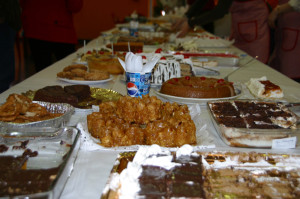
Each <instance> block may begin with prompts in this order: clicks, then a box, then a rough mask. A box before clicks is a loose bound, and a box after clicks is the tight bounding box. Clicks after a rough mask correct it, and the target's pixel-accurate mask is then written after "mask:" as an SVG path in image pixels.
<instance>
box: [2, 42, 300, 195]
mask: <svg viewBox="0 0 300 199" xmlns="http://www.w3.org/2000/svg"><path fill="white" fill-rule="evenodd" d="M99 41H103V40H102V39H100V37H99V38H96V39H94V40H92V41H91V42H89V43H88V44H87V45H86V46H85V47H84V48H80V49H78V51H77V52H75V53H73V54H70V55H69V56H68V57H66V58H64V59H62V60H60V61H58V62H56V63H54V64H53V65H51V66H49V67H47V68H46V69H44V70H42V71H40V72H38V73H36V74H34V75H33V76H31V77H29V78H27V79H25V80H24V81H22V82H20V83H19V84H17V85H15V86H13V87H11V88H10V89H8V90H7V91H5V92H3V93H1V95H0V102H1V103H2V102H4V101H5V100H6V98H7V97H8V95H9V94H11V93H23V92H26V91H28V90H37V89H40V88H42V87H44V86H49V85H62V86H64V85H69V84H68V83H66V82H62V81H59V80H57V79H56V74H57V73H58V72H60V71H61V70H62V69H63V68H64V67H66V66H68V65H70V64H71V63H72V62H73V61H74V59H75V58H76V56H77V53H80V52H83V51H84V50H87V49H93V48H97V46H98V45H101V44H99ZM150 50H153V48H152V49H151V48H150ZM150 50H149V51H150ZM227 50H228V51H230V52H235V53H237V54H245V52H243V51H241V50H239V49H237V48H235V47H234V46H230V47H228V48H227ZM250 59H252V57H250V56H249V55H247V56H244V58H242V59H241V60H240V64H241V65H242V64H243V63H246V62H247V61H249V60H250ZM232 70H234V69H233V68H230V67H229V68H228V67H223V68H221V67H220V76H219V77H224V76H226V74H228V73H230V72H231V71H232ZM261 76H267V78H268V79H269V80H270V81H272V82H274V83H275V84H278V85H280V87H281V88H282V89H283V91H284V95H285V99H287V100H288V101H291V102H299V101H300V84H299V83H297V82H295V81H293V80H291V79H289V78H288V77H286V76H284V75H283V74H281V73H279V72H277V71H275V70H273V69H272V68H270V67H269V66H267V65H265V64H263V63H261V62H259V61H257V60H254V61H253V62H251V63H249V64H248V65H246V66H244V67H242V68H241V69H239V70H238V71H236V72H235V73H233V74H232V75H231V76H230V77H229V80H230V81H233V82H240V83H242V84H244V83H245V82H246V81H248V80H249V79H250V78H254V77H255V78H257V77H261ZM91 86H92V87H97V88H106V89H112V90H115V91H117V92H119V93H121V94H123V95H126V87H125V83H124V81H123V80H122V76H121V75H120V76H114V77H113V80H112V81H109V82H107V83H102V84H95V85H91ZM150 95H155V93H154V92H153V89H151V91H150ZM248 97H250V96H249V94H248V93H247V92H245V93H243V94H242V96H241V98H248ZM86 115H87V113H83V112H75V114H74V115H73V116H72V117H71V120H70V122H69V124H68V125H70V126H76V125H77V124H78V123H81V122H85V121H86ZM201 117H202V118H203V121H209V116H208V113H207V109H206V108H205V107H201ZM208 126H209V127H211V128H208V129H207V131H208V133H211V136H212V137H213V140H214V145H215V149H219V150H230V151H241V150H244V151H260V152H261V151H262V149H255V148H250V149H249V148H248V149H247V148H242V149H241V148H233V147H228V146H227V145H225V144H224V143H223V142H222V141H221V139H220V138H219V137H218V135H217V133H216V130H215V129H214V128H213V127H212V126H211V124H208ZM84 141H85V140H84V139H81V144H83V143H82V142H84ZM204 144H205V143H204ZM297 145H298V147H297V148H296V149H284V150H280V152H287V153H290V152H292V153H298V152H299V153H300V148H299V145H300V144H299V141H298V144H297ZM208 150H209V149H208ZM263 151H272V152H276V151H277V150H272V149H263ZM119 152H120V151H119V150H102V149H91V150H86V149H83V148H81V149H80V150H79V152H78V155H77V158H76V161H75V163H74V168H73V171H72V173H71V175H70V177H69V179H68V181H67V183H66V185H65V187H64V190H63V192H62V194H61V197H60V198H63V199H64V198H90V199H93V198H95V199H96V198H100V196H101V193H102V191H103V189H104V187H105V184H106V182H107V180H108V177H109V174H110V172H111V169H112V166H113V164H114V162H115V160H116V157H117V155H118V153H119Z"/></svg>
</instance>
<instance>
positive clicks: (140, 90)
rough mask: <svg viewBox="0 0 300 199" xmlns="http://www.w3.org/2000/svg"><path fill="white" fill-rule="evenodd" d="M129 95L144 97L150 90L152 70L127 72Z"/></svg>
mask: <svg viewBox="0 0 300 199" xmlns="http://www.w3.org/2000/svg"><path fill="white" fill-rule="evenodd" d="M125 74H126V88H127V95H129V96H130V97H142V95H147V94H148V93H149V91H150V86H151V85H150V81H151V72H149V73H131V72H126V73H125Z"/></svg>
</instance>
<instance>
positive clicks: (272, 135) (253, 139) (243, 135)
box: [207, 100, 300, 148]
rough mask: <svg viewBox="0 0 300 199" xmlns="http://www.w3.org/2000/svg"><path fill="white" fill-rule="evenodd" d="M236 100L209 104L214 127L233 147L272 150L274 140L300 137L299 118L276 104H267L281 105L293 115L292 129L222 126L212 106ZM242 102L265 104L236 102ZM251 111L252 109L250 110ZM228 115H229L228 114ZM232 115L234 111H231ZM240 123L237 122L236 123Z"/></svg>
mask: <svg viewBox="0 0 300 199" xmlns="http://www.w3.org/2000/svg"><path fill="white" fill-rule="evenodd" d="M233 101H234V100H221V101H217V102H208V103H207V105H208V109H209V113H210V116H211V118H212V122H213V125H214V127H215V129H216V131H217V133H218V135H219V136H220V138H221V139H222V140H223V141H224V142H225V143H226V144H227V145H229V146H231V147H253V148H271V147H272V141H273V139H283V138H288V137H300V128H299V125H298V124H299V117H298V116H297V115H296V114H294V113H293V112H292V111H290V110H289V109H288V108H287V107H285V106H284V105H283V104H281V103H276V102H265V103H271V104H281V107H282V110H285V111H287V112H288V113H291V115H292V119H293V120H294V122H293V125H292V126H291V127H292V128H277V129H270V128H269V129H264V128H242V127H241V128H239V127H230V126H228V125H227V126H225V125H224V124H221V123H220V122H219V121H218V119H217V117H218V116H217V115H218V114H223V113H217V112H216V111H213V110H212V105H213V104H214V103H224V102H225V103H226V102H233ZM236 101H242V102H255V103H256V102H263V101H260V100H236ZM249 110H250V108H249ZM226 114H227V113H226ZM229 114H232V111H229ZM234 122H236V123H238V122H237V121H234Z"/></svg>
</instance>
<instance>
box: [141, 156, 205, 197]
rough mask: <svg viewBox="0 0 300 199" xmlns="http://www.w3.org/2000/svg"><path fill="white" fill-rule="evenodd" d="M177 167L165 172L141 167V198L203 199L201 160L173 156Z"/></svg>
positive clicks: (151, 167) (153, 167)
mask: <svg viewBox="0 0 300 199" xmlns="http://www.w3.org/2000/svg"><path fill="white" fill-rule="evenodd" d="M174 163H177V164H178V165H177V166H175V167H174V168H172V169H171V170H167V169H164V168H161V167H158V166H151V165H146V166H142V169H143V171H142V174H141V176H140V178H139V183H140V188H141V190H140V192H139V193H138V195H139V196H141V197H142V198H172V197H185V198H205V195H204V192H203V186H202V184H203V182H202V178H201V176H202V168H201V158H200V156H198V157H193V156H181V157H179V158H178V159H176V157H175V156H174Z"/></svg>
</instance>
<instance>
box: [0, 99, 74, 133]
mask: <svg viewBox="0 0 300 199" xmlns="http://www.w3.org/2000/svg"><path fill="white" fill-rule="evenodd" d="M33 103H38V104H40V105H42V106H44V107H46V108H47V110H48V111H49V112H51V113H63V115H61V116H59V117H56V118H52V119H49V120H43V121H37V122H28V123H15V122H2V121H0V130H1V132H3V131H6V129H14V130H16V129H23V128H35V127H53V128H59V127H61V126H64V125H65V123H67V122H68V121H69V119H70V117H71V116H72V114H73V112H74V110H75V109H74V107H73V106H71V105H70V104H66V103H49V102H40V101H33Z"/></svg>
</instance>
